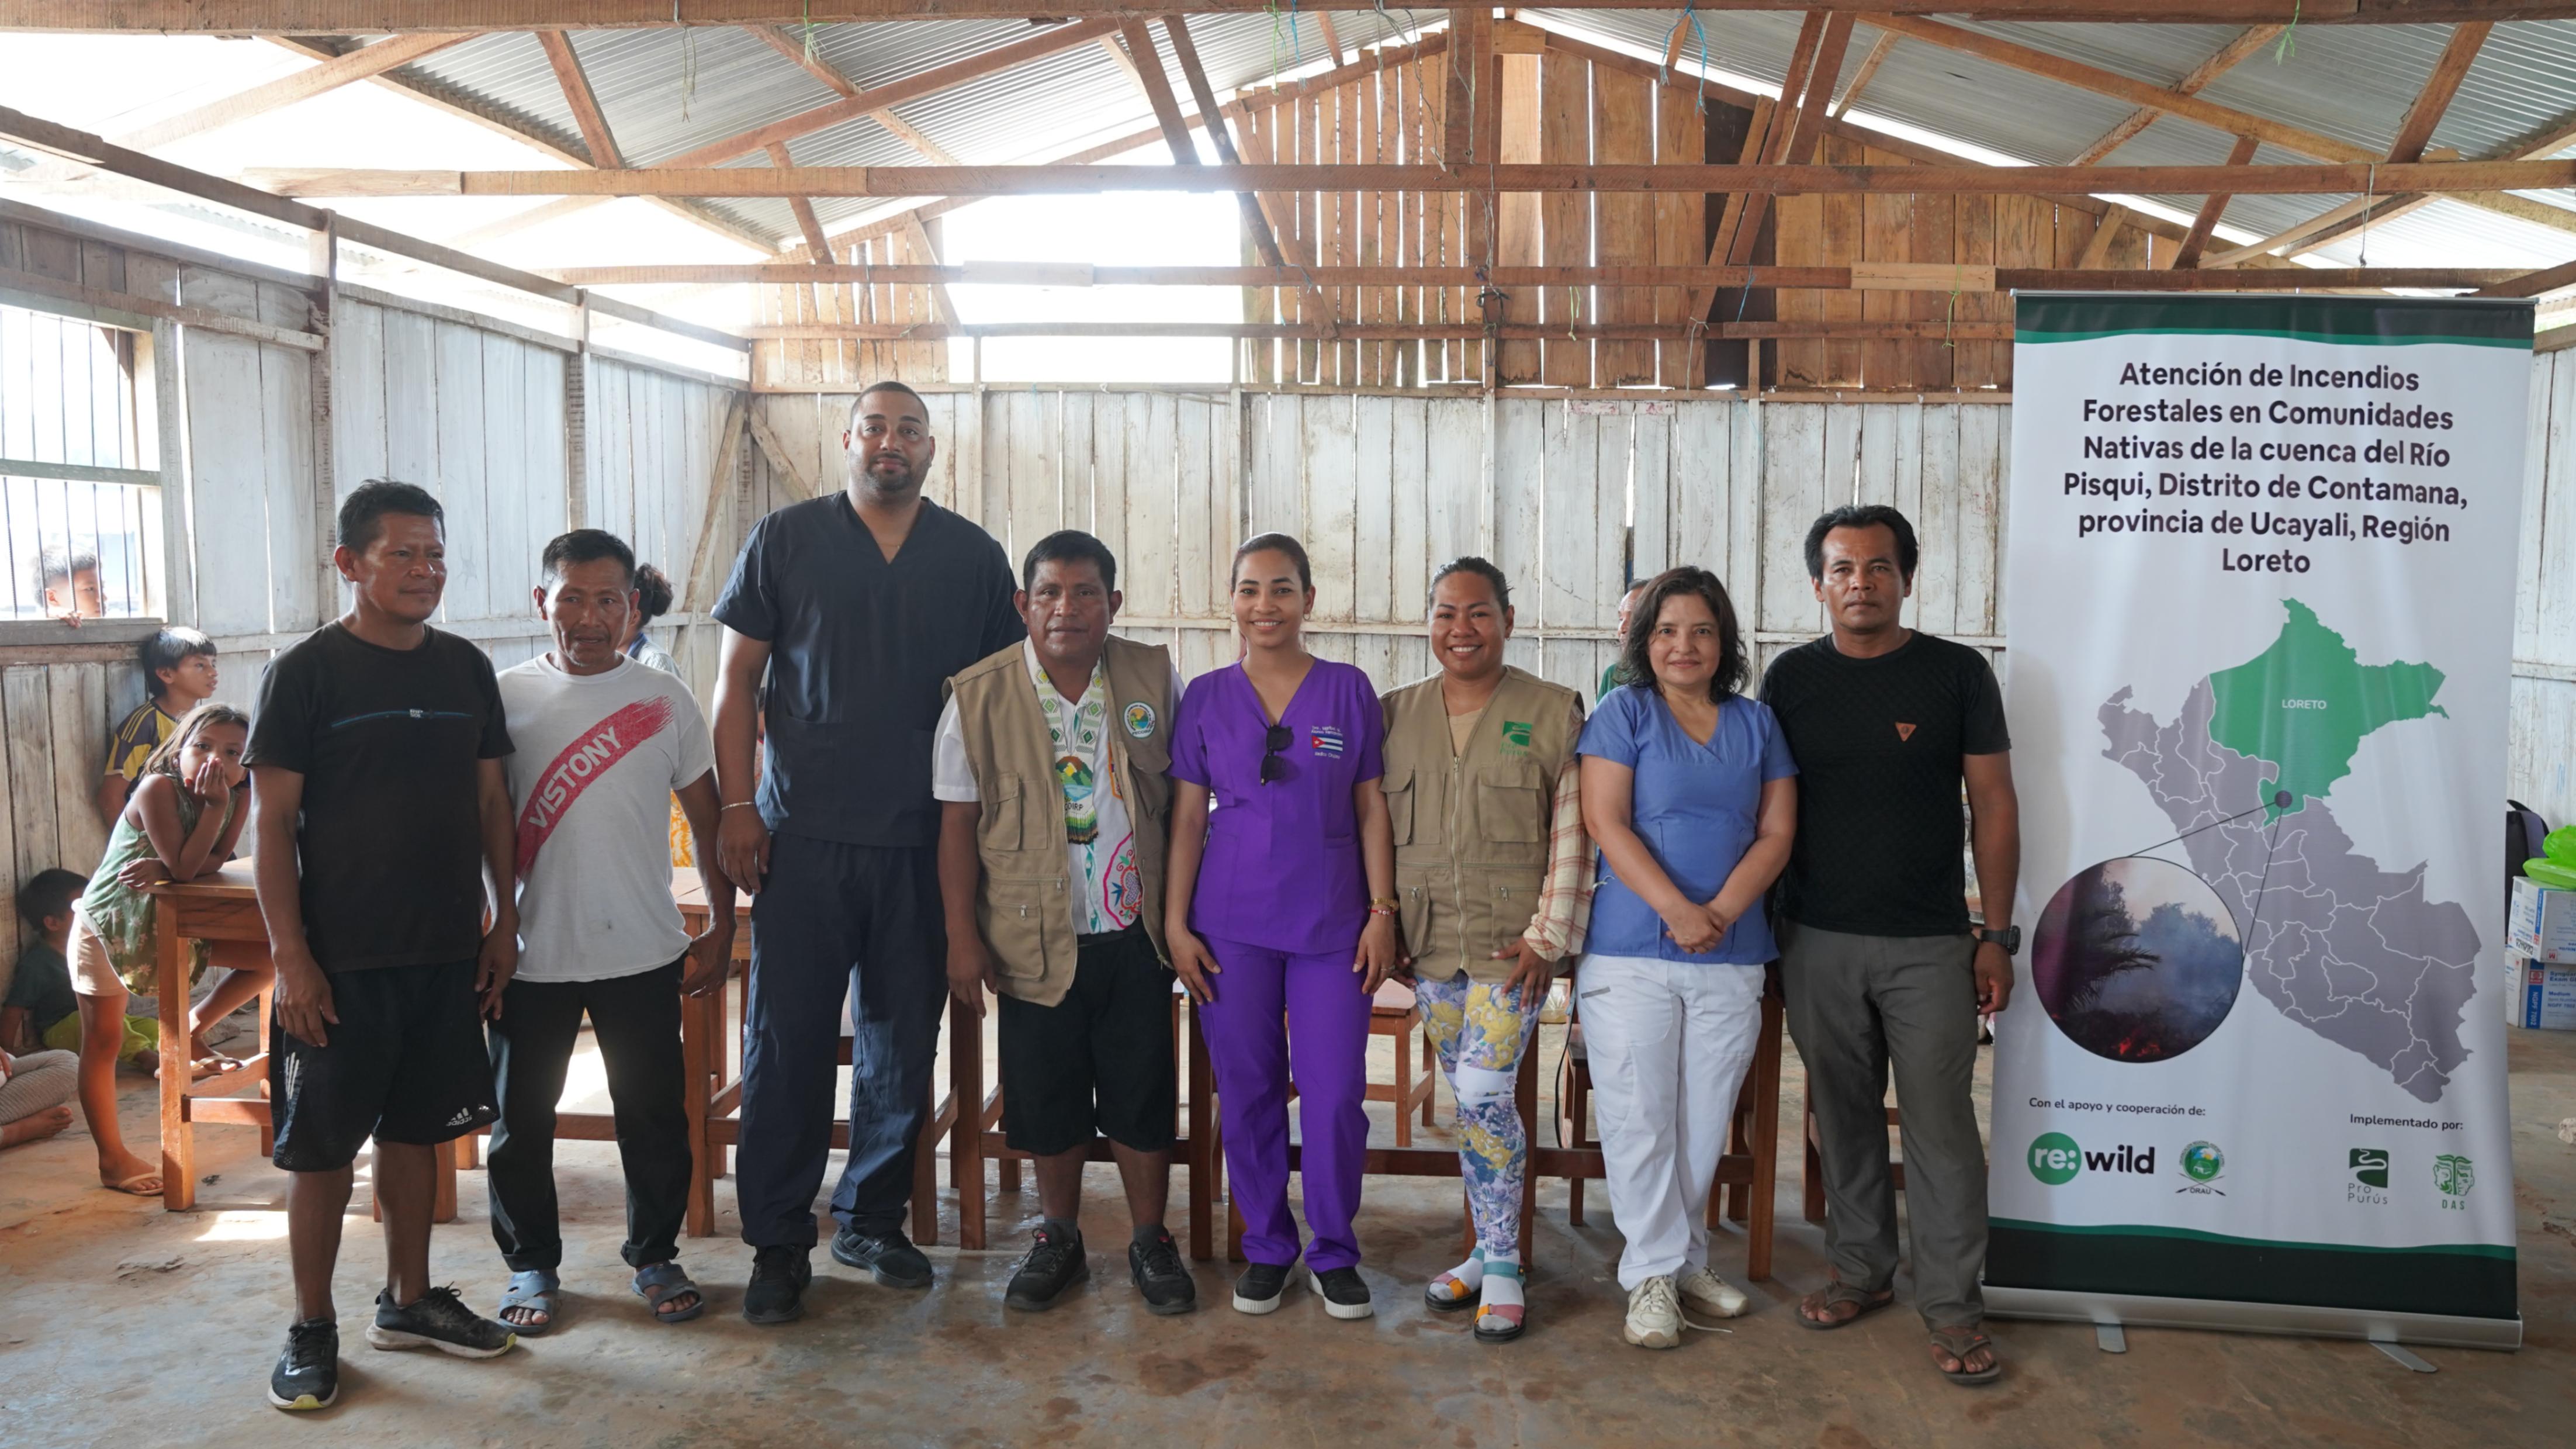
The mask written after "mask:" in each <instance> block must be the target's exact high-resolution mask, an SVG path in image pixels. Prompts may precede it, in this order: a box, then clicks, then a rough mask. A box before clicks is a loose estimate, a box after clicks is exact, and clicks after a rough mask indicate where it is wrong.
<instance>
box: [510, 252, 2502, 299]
mask: <svg viewBox="0 0 2576 1449" xmlns="http://www.w3.org/2000/svg"><path fill="white" fill-rule="evenodd" d="M924 250H927V247H926V246H925V247H924ZM546 275H548V276H550V277H553V278H555V279H556V280H557V281H561V282H566V283H570V284H574V285H579V286H585V287H593V286H617V285H625V286H644V285H654V286H721V285H739V286H795V285H803V284H806V283H815V282H820V283H827V284H832V285H851V286H896V287H944V286H949V285H958V286H966V285H973V286H988V287H990V286H999V287H1010V286H1019V287H1302V286H1305V285H1306V278H1308V277H1309V276H1311V277H1313V278H1314V279H1315V281H1316V282H1318V283H1320V284H1322V285H1324V286H1327V287H1397V286H1415V287H1471V286H1475V285H1477V282H1478V280H1479V278H1478V271H1477V269H1476V268H1474V267H1463V266H1420V267H1406V266H1349V267H1334V266H1324V267H1312V268H1307V267H1280V266H1180V265H1171V266H1141V267H1108V266H1094V265H1091V264H1090V263H1086V262H967V263H964V264H962V265H953V266H941V265H926V266H925V265H906V264H886V265H870V264H860V263H836V264H834V265H831V266H820V267H816V266H799V265H796V264H793V263H770V264H766V265H763V264H758V263H754V264H749V265H731V264H723V263H712V264H710V263H697V264H686V263H683V264H673V265H663V266H649V265H648V266H623V267H565V268H561V269H559V270H554V271H550V272H548V273H546ZM1487 275H1488V276H1489V277H1490V279H1491V280H1492V282H1493V284H1494V285H1495V286H1498V287H1555V286H1582V287H1675V286H1694V285H1707V286H1718V287H1748V286H1750V287H1794V288H1803V289H1808V290H1813V291H1820V292H1839V291H1854V292H2010V291H2029V290H2042V289H2044V290H2051V291H2146V292H2220V291H2316V290H2346V289H2352V288H2363V287H2380V288H2385V287H2406V288H2415V289H2421V290H2458V289H2462V288H2489V289H2492V288H2498V287H2504V286H2509V285H2515V284H2518V283H2521V282H2523V281H2526V280H2529V279H2530V278H2532V277H2534V276H2538V277H2544V278H2545V277H2546V276H2548V275H2549V274H2548V273H2526V272H2524V271H2522V270H2520V269H2518V268H2513V267H2369V268H2362V267H2317V268H2299V269H2297V270H2295V271H2291V270H2281V271H2255V272H2237V273H2223V272H2207V271H2183V272H2166V271H2155V272H2150V271H2142V270H2138V269H2135V268H2125V267H2123V268H2104V267H2100V266H2093V267H2074V268H2049V267H1992V266H1960V265H1955V264H1953V263H1950V262H1880V263H1863V264H1860V265H1858V266H1849V267H1723V266H1712V267H1694V266H1555V267H1543V266H1538V267H1495V268H1492V269H1491V270H1490V272H1489V273H1488V274H1487ZM2543 290H2547V288H2546V287H2544V288H2543ZM2486 295H2492V296H2503V295H2509V294H2507V293H2503V292H2497V291H2489V292H2488V293H2486ZM2526 295H2536V294H2526Z"/></svg>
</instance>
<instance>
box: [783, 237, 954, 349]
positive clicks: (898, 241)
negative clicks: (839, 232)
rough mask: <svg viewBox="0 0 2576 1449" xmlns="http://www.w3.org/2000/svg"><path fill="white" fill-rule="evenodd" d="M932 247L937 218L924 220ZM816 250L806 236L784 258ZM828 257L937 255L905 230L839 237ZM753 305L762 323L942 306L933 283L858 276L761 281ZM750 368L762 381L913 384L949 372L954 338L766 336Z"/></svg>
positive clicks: (867, 259) (934, 314) (868, 259)
mask: <svg viewBox="0 0 2576 1449" xmlns="http://www.w3.org/2000/svg"><path fill="white" fill-rule="evenodd" d="M922 230H923V232H924V234H925V235H926V236H927V237H928V239H929V241H930V243H931V246H932V248H933V250H936V249H937V248H938V246H939V240H940V224H939V220H938V218H936V217H934V218H932V219H931V220H929V221H927V222H925V223H923V225H922ZM811 255H812V251H811V249H810V248H808V247H807V246H806V245H805V244H804V243H802V242H799V243H797V244H796V245H794V246H792V247H789V248H787V249H786V251H785V252H784V253H782V255H781V259H782V260H785V261H790V262H802V261H805V260H806V259H807V258H808V257H810V256H811ZM826 260H830V261H836V262H841V263H844V264H847V265H850V266H873V265H884V266H896V265H902V266H929V265H933V264H935V263H936V262H937V261H938V260H939V259H938V258H937V257H936V256H926V255H922V254H920V252H919V250H918V249H917V248H915V247H914V246H913V244H912V242H911V239H910V238H908V237H904V236H901V235H896V236H881V237H870V238H862V239H852V240H842V241H835V242H834V243H833V255H831V256H830V257H828V258H826ZM752 291H753V292H754V294H755V298H756V300H755V303H754V305H755V307H756V309H757V311H758V316H756V317H755V318H754V319H753V320H755V321H758V322H762V323H796V322H935V321H937V320H938V311H937V308H936V306H935V304H934V303H933V302H932V300H931V291H930V288H928V287H897V286H891V285H875V286H869V285H865V284H861V283H856V282H842V283H837V284H824V283H817V282H803V283H798V284H796V285H794V286H784V287H755V288H753V289H752ZM752 376H753V378H755V379H756V380H757V381H758V383H759V385H761V386H763V387H789V388H816V389H821V388H847V387H858V386H864V385H865V384H867V383H871V382H877V381H882V380H884V379H886V378H895V379H898V380H900V381H903V382H908V383H913V384H915V385H919V384H923V383H936V382H946V381H947V380H948V344H947V343H946V342H944V341H933V342H879V341H847V340H842V341H832V340H823V341H815V340H789V341H764V342H762V343H761V344H759V345H758V346H757V347H755V348H754V349H753V350H752Z"/></svg>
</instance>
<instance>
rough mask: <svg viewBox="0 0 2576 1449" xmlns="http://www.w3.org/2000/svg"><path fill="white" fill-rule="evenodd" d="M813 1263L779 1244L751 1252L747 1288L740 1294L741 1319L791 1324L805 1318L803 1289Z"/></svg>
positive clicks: (801, 1250) (798, 1251)
mask: <svg viewBox="0 0 2576 1449" xmlns="http://www.w3.org/2000/svg"><path fill="white" fill-rule="evenodd" d="M813 1281H814V1263H813V1260H812V1259H811V1258H810V1257H809V1256H807V1250H806V1249H804V1248H798V1247H791V1246H789V1245H787V1244H784V1243H780V1244H776V1245H773V1246H771V1247H766V1248H758V1249H754V1250H753V1252H752V1255H751V1286H750V1287H747V1288H745V1289H743V1290H742V1316H743V1317H745V1318H747V1319H749V1320H751V1321H752V1322H754V1323H793V1322H795V1321H796V1320H797V1319H799V1318H802V1317H804V1316H805V1285H806V1284H808V1283H811V1282H813Z"/></svg>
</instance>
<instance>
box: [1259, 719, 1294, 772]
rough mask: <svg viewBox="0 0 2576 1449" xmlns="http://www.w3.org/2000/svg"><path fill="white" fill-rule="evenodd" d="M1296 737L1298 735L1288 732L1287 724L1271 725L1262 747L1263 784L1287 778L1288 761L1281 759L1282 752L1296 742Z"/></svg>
mask: <svg viewBox="0 0 2576 1449" xmlns="http://www.w3.org/2000/svg"><path fill="white" fill-rule="evenodd" d="M1296 739H1297V737H1296V736H1295V735H1293V734H1290V733H1289V732H1288V727H1287V726H1286V725H1272V726H1271V727H1270V733H1269V734H1268V735H1267V736H1266V737H1264V739H1263V742H1262V749H1261V783H1262V784H1264V785H1267V784H1270V783H1272V782H1273V781H1277V780H1285V779H1287V778H1288V762H1287V761H1286V760H1283V759H1281V758H1280V754H1281V753H1282V752H1283V751H1285V750H1286V749H1287V748H1288V746H1289V745H1291V744H1293V743H1295V742H1296Z"/></svg>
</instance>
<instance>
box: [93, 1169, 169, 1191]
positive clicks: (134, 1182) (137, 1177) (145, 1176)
mask: <svg viewBox="0 0 2576 1449" xmlns="http://www.w3.org/2000/svg"><path fill="white" fill-rule="evenodd" d="M147 1182H148V1183H150V1184H152V1185H151V1186H150V1187H145V1186H143V1184H144V1183H147ZM99 1186H101V1187H104V1188H106V1189H107V1190H108V1191H110V1192H121V1193H127V1194H130V1195H132V1196H134V1197H159V1196H160V1195H161V1173H160V1172H159V1170H158V1169H155V1170H153V1171H150V1172H138V1173H136V1174H134V1175H133V1176H132V1177H129V1178H126V1179H125V1180H123V1181H121V1182H103V1183H100V1184H99Z"/></svg>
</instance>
